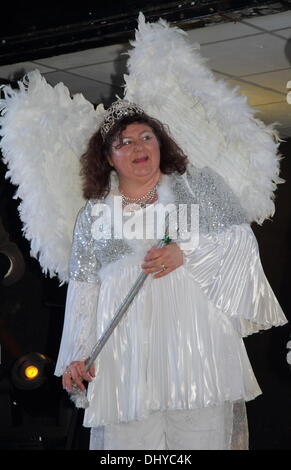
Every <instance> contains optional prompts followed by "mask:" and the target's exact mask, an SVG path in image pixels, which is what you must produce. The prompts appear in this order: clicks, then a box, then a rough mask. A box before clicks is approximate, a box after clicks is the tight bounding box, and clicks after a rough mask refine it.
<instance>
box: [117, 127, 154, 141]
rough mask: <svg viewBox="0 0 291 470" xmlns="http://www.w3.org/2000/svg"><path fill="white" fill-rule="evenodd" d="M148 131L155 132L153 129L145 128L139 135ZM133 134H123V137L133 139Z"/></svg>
mask: <svg viewBox="0 0 291 470" xmlns="http://www.w3.org/2000/svg"><path fill="white" fill-rule="evenodd" d="M146 132H150V133H152V134H153V131H152V130H151V129H144V130H143V131H141V132H140V133H139V134H138V135H142V134H145V133H146ZM132 137H133V136H132V135H131V134H127V135H123V136H122V138H123V139H132Z"/></svg>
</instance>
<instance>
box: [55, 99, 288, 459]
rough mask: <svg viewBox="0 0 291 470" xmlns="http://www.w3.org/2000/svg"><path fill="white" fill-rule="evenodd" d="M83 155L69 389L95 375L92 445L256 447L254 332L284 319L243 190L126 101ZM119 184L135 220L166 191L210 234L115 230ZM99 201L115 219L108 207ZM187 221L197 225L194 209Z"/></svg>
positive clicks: (61, 369) (68, 319) (66, 352)
mask: <svg viewBox="0 0 291 470" xmlns="http://www.w3.org/2000/svg"><path fill="white" fill-rule="evenodd" d="M81 162H82V174H83V179H84V185H83V188H84V196H85V198H87V199H88V202H87V204H86V205H85V207H84V208H83V209H81V211H80V212H79V215H78V217H77V222H76V225H75V230H74V241H73V247H72V255H71V262H70V281H69V288H68V296H67V305H66V314H65V323H64V330H63V337H62V343H61V347H60V353H59V358H58V362H57V367H56V374H57V375H62V374H63V386H64V388H66V389H67V390H68V391H69V392H72V385H73V382H75V384H77V385H78V387H79V388H80V389H84V385H83V383H82V381H83V380H87V381H89V382H90V383H89V387H88V400H89V407H88V408H87V409H86V411H85V418H84V425H85V426H87V427H90V428H92V432H91V443H90V448H91V449H100V448H102V449H171V450H173V449H246V448H247V425H246V416H245V412H244V402H245V401H248V400H251V399H253V398H255V397H256V396H257V395H259V394H260V393H261V391H260V388H259V386H258V384H257V381H256V379H255V377H254V374H253V371H252V368H251V365H250V363H249V360H248V357H247V354H246V351H245V348H244V345H243V341H242V336H243V335H247V334H250V333H252V332H255V331H258V330H259V329H261V328H269V327H271V326H272V325H281V324H284V323H285V317H284V315H283V313H282V311H281V309H280V306H279V305H278V302H277V301H276V299H275V297H274V294H273V292H272V290H271V288H270V286H269V284H268V281H267V280H266V278H265V275H264V273H263V270H262V267H261V263H260V259H259V253H258V248H257V243H256V240H255V237H254V235H253V233H252V230H251V228H250V226H249V225H248V223H247V217H246V216H245V213H244V210H243V209H242V207H241V205H240V203H239V201H238V199H237V198H236V196H235V195H234V194H233V192H232V191H231V190H230V189H229V188H228V186H227V185H226V184H225V182H224V181H223V179H222V178H221V177H220V176H218V175H217V174H216V173H215V172H213V171H212V170H210V169H208V168H204V169H197V168H195V167H194V166H193V165H191V164H190V163H188V161H187V158H186V156H185V155H184V154H183V152H182V150H181V149H180V148H179V147H178V146H177V145H176V144H175V142H174V141H173V139H172V138H171V137H170V136H169V135H168V134H167V132H166V130H165V128H164V127H163V126H162V125H161V124H160V123H159V122H158V121H157V120H154V119H153V118H151V117H149V116H147V115H146V114H145V113H144V112H143V110H142V109H141V108H140V107H138V106H136V105H134V104H132V103H129V102H127V101H122V100H119V101H117V102H115V103H113V105H112V106H111V107H110V108H109V109H108V110H107V112H106V114H105V118H104V121H103V123H102V125H101V127H100V129H99V130H98V131H97V132H96V133H95V134H94V135H93V137H92V138H91V140H90V142H89V146H88V150H87V151H86V153H85V154H84V155H83V157H82V159H81ZM115 196H119V198H121V200H122V208H123V224H124V227H125V224H126V220H127V223H128V220H129V219H128V217H129V214H130V215H131V216H132V214H133V213H134V217H135V218H134V223H135V227H136V225H137V224H138V223H141V219H142V220H143V221H144V222H145V226H146V221H147V220H152V219H150V218H149V217H147V218H146V217H145V212H146V211H151V210H154V209H155V207H156V205H157V204H158V203H160V204H163V205H167V204H172V205H173V206H174V207H175V208H176V209H177V212H178V213H179V211H180V208H181V207H182V205H183V204H184V205H187V209H188V210H189V209H190V208H191V205H194V204H195V205H197V204H198V205H199V235H200V236H199V243H198V245H197V246H194V245H193V246H190V247H189V245H188V244H185V243H184V242H183V236H182V235H183V234H182V233H181V231H179V230H178V234H179V236H178V238H177V240H172V242H171V243H170V244H169V245H167V246H164V247H162V248H159V249H157V248H156V247H155V246H153V245H154V244H155V241H156V239H157V237H155V236H152V237H151V239H148V237H146V236H145V233H143V238H142V239H132V238H131V237H126V235H125V236H123V238H121V237H119V238H114V233H115V232H114V230H115V227H114V223H117V222H116V221H117V220H118V217H117V215H116V214H115V215H114V208H115V207H116V206H115V205H114V197H115ZM98 202H100V203H102V204H103V205H106V207H108V208H109V209H110V212H108V213H110V214H111V215H112V217H107V218H106V217H101V218H100V217H99V218H98V217H97V216H96V214H97V213H96V207H98V205H97V206H96V204H98ZM129 203H131V204H135V206H134V208H133V212H129V213H128V210H129V206H128V204H129ZM136 205H137V206H136ZM102 207H103V208H104V206H102ZM184 207H185V206H184ZM94 208H95V209H94ZM104 210H105V209H103V212H104ZM105 212H106V211H105ZM99 215H100V214H99ZM126 218H127V219H126ZM159 223H160V221H159V220H158V221H157V227H156V229H155V230H158V225H159ZM186 225H187V227H186V229H189V230H191V229H192V235H195V233H194V232H195V230H196V231H197V227H196V226H195V227H193V226H192V227H191V226H190V219H189V218H188V222H187V224H186ZM178 226H179V223H178ZM93 228H94V229H93ZM145 230H146V227H145ZM184 230H185V227H184ZM154 233H155V234H156V233H157V232H154ZM96 234H98V235H96ZM193 239H194V238H193V237H192V240H193ZM185 247H186V249H185ZM141 268H142V269H143V270H144V272H145V273H146V274H151V276H149V277H148V278H147V280H146V282H145V284H144V286H143V287H142V288H141V290H140V292H139V293H138V294H137V297H136V298H135V300H134V302H133V304H132V305H131V307H130V308H129V309H128V312H127V314H126V316H125V317H124V318H123V319H122V321H121V323H120V324H119V326H118V327H117V328H116V330H115V331H114V333H113V334H112V336H111V338H110V339H109V341H108V343H107V344H106V346H105V347H104V349H103V350H102V351H101V353H100V355H99V357H98V358H97V360H96V363H95V368H94V367H91V369H90V374H87V373H86V370H85V363H84V360H85V359H86V358H87V357H88V355H89V354H90V352H91V349H92V347H93V345H94V343H95V342H96V341H97V339H98V338H99V337H100V336H101V335H102V333H103V332H104V329H106V327H107V326H108V324H109V322H110V320H111V319H112V317H113V315H114V313H115V311H116V310H117V307H118V305H119V304H120V303H121V301H122V300H123V298H124V297H125V295H126V293H127V291H128V290H129V288H130V287H131V285H132V284H133V283H134V281H135V279H136V278H137V276H138V274H139V272H140V269H141Z"/></svg>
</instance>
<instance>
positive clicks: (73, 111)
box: [0, 70, 102, 282]
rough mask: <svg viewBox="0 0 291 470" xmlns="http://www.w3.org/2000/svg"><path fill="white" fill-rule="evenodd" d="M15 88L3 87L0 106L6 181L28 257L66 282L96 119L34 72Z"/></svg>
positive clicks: (83, 102)
mask: <svg viewBox="0 0 291 470" xmlns="http://www.w3.org/2000/svg"><path fill="white" fill-rule="evenodd" d="M19 86H20V90H19V91H14V90H12V89H11V88H10V87H4V89H3V91H4V94H5V98H4V99H3V100H1V102H0V107H1V109H2V117H1V121H0V124H1V135H2V140H1V148H2V153H3V156H4V161H5V163H6V164H7V166H8V172H7V174H6V177H7V178H10V179H11V181H12V183H13V184H15V185H17V186H18V189H17V191H16V194H15V198H20V199H21V203H20V205H19V213H20V218H21V220H22V222H23V232H24V235H25V237H26V238H27V239H28V240H29V241H30V245H31V255H32V256H34V257H37V258H38V259H39V262H40V264H41V266H42V269H43V271H44V272H45V273H49V274H50V276H54V275H58V276H59V279H60V281H61V282H65V281H66V280H67V269H68V260H69V256H70V246H71V241H72V233H73V227H74V222H75V219H76V214H77V212H78V210H79V209H80V207H82V206H83V205H84V203H85V201H84V200H83V197H82V192H81V179H80V176H79V171H80V163H79V157H80V155H81V154H82V153H83V152H84V150H85V148H86V144H87V142H88V139H89V138H90V136H91V135H92V134H93V133H94V131H95V130H96V128H97V125H98V122H99V121H100V119H99V118H98V115H97V114H96V112H95V110H94V108H93V105H92V104H91V103H89V102H88V101H86V100H85V98H84V97H83V96H82V95H81V94H77V95H75V96H73V97H72V98H71V97H70V93H69V90H68V89H67V88H66V87H65V86H64V85H63V84H62V83H59V84H58V85H56V86H55V87H51V86H50V85H49V84H48V83H47V82H46V81H45V79H44V78H43V77H42V76H41V75H40V73H39V72H38V71H37V70H36V71H33V72H31V73H29V74H28V75H27V78H25V80H24V82H23V83H22V82H19ZM100 112H101V115H102V110H101V111H100Z"/></svg>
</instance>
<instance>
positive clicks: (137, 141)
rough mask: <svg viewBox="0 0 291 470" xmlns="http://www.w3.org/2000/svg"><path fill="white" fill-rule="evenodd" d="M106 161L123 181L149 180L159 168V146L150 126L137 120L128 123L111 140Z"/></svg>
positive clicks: (141, 181)
mask: <svg viewBox="0 0 291 470" xmlns="http://www.w3.org/2000/svg"><path fill="white" fill-rule="evenodd" d="M108 161H109V163H110V165H112V166H113V167H114V168H115V170H116V171H117V173H118V176H119V179H120V180H121V181H123V182H125V181H126V180H131V181H135V182H140V183H143V182H147V181H149V180H150V179H151V178H152V177H154V175H155V174H156V173H157V172H159V168H160V146H159V142H158V139H157V137H156V136H155V134H154V132H153V130H152V128H151V127H150V126H148V125H147V124H143V123H138V122H136V123H132V124H129V125H128V126H127V127H126V128H125V129H124V131H123V132H122V133H121V136H120V138H117V139H116V140H115V141H113V144H112V148H111V154H110V156H109V157H108Z"/></svg>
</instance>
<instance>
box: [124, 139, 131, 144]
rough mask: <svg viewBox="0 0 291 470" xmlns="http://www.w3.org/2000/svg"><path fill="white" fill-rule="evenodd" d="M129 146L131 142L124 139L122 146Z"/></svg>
mask: <svg viewBox="0 0 291 470" xmlns="http://www.w3.org/2000/svg"><path fill="white" fill-rule="evenodd" d="M129 144H131V140H129V139H124V140H123V141H122V145H129Z"/></svg>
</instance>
